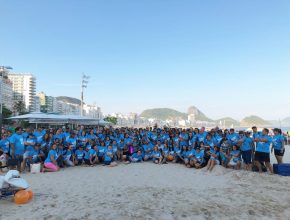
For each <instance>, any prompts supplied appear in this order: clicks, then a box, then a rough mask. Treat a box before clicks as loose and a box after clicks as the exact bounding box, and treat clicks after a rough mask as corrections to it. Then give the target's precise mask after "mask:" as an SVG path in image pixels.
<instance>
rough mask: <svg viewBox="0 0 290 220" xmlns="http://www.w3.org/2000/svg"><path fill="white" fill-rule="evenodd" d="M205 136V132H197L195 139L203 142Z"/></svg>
mask: <svg viewBox="0 0 290 220" xmlns="http://www.w3.org/2000/svg"><path fill="white" fill-rule="evenodd" d="M206 136H207V132H203V133H202V134H200V133H199V134H197V141H198V142H199V143H200V142H204V141H205V139H206Z"/></svg>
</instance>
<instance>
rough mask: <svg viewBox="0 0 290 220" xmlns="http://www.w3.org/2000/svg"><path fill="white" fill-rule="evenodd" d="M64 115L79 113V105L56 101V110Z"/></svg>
mask: <svg viewBox="0 0 290 220" xmlns="http://www.w3.org/2000/svg"><path fill="white" fill-rule="evenodd" d="M56 112H58V113H60V114H64V115H80V105H77V104H72V103H66V102H63V101H57V111H56Z"/></svg>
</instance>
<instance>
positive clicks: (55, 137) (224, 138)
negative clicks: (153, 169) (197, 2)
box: [0, 126, 285, 173]
mask: <svg viewBox="0 0 290 220" xmlns="http://www.w3.org/2000/svg"><path fill="white" fill-rule="evenodd" d="M273 132H274V135H272V136H270V135H269V130H268V129H267V128H265V129H263V130H262V131H261V132H258V131H257V128H256V127H253V128H252V132H248V131H235V130H234V129H229V130H228V129H225V130H221V129H219V128H215V129H211V130H209V131H206V130H205V128H204V127H202V128H200V129H198V128H189V129H181V128H166V127H164V128H157V127H153V128H152V127H150V128H149V127H148V128H140V129H136V128H135V129H134V128H112V127H110V128H105V127H95V128H93V127H87V128H85V127H84V126H78V127H77V128H76V129H75V130H73V129H69V128H58V129H44V128H38V129H33V128H30V127H28V128H26V129H25V130H23V129H22V128H21V127H17V128H16V129H15V132H12V131H10V130H5V131H3V133H2V137H1V140H0V163H1V164H0V167H5V166H8V168H11V169H12V168H13V166H17V169H18V170H19V171H20V172H25V171H29V169H30V165H31V164H41V165H42V166H41V171H42V172H56V171H58V170H59V169H62V168H65V167H73V166H96V165H98V164H102V165H106V166H111V167H113V166H117V165H118V164H120V163H125V164H129V163H138V162H143V161H152V162H153V163H155V164H166V163H169V162H170V163H180V164H183V165H184V166H186V167H188V168H197V169H199V168H203V167H207V170H209V171H211V170H213V169H214V167H215V166H216V165H222V166H224V167H226V168H232V169H245V170H248V171H252V170H254V171H259V172H262V171H263V170H264V171H265V170H266V171H267V170H268V171H269V173H273V169H272V166H271V163H270V153H271V152H274V154H275V157H276V159H277V162H278V163H283V156H284V152H285V137H284V136H283V134H282V132H281V130H280V129H278V128H275V129H273ZM0 172H1V169H0Z"/></svg>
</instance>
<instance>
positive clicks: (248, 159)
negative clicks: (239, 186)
mask: <svg viewBox="0 0 290 220" xmlns="http://www.w3.org/2000/svg"><path fill="white" fill-rule="evenodd" d="M242 158H243V161H244V163H245V164H251V163H252V150H247V151H242Z"/></svg>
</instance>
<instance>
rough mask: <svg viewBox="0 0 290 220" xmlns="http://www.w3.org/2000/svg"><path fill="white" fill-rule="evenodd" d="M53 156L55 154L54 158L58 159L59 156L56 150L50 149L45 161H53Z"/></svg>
mask: <svg viewBox="0 0 290 220" xmlns="http://www.w3.org/2000/svg"><path fill="white" fill-rule="evenodd" d="M51 156H53V159H54V160H56V158H57V153H56V151H55V150H50V151H49V152H48V155H47V158H46V160H45V161H44V163H52V161H51Z"/></svg>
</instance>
